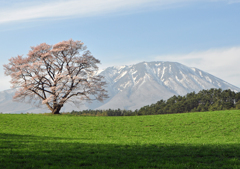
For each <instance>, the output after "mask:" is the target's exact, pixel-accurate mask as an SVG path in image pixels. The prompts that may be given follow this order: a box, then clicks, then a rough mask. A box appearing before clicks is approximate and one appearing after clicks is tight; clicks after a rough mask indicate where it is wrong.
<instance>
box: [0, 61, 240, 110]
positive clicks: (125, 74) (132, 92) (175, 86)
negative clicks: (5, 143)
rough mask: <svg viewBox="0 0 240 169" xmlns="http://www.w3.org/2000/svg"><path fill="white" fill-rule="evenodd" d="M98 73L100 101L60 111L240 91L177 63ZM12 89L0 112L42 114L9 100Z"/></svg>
mask: <svg viewBox="0 0 240 169" xmlns="http://www.w3.org/2000/svg"><path fill="white" fill-rule="evenodd" d="M99 74H101V75H102V76H104V77H105V81H106V82H107V84H108V85H107V87H106V89H107V91H108V94H109V98H108V99H107V100H105V101H104V102H103V103H101V102H93V103H92V104H88V103H85V104H83V105H79V108H78V107H76V106H74V105H72V104H66V105H65V106H64V107H63V108H62V110H61V111H62V112H67V111H68V112H69V111H72V110H83V109H109V108H111V109H117V108H120V109H130V110H135V109H139V108H141V107H142V106H145V105H149V104H152V103H156V102H157V101H159V100H161V99H168V98H169V97H171V96H173V95H185V94H187V93H189V92H192V91H196V92H198V91H200V90H202V89H210V88H222V89H223V90H225V89H231V90H233V91H235V92H240V88H238V87H236V86H233V85H231V84H229V83H227V82H225V81H223V80H221V79H219V78H217V77H215V76H213V75H211V74H209V73H206V72H204V71H202V70H199V69H197V68H190V67H187V66H184V65H182V64H180V63H177V62H141V63H138V64H135V65H131V66H120V67H115V66H114V67H109V68H107V69H105V70H103V71H101V72H100V73H99ZM13 94H14V89H10V90H5V91H2V92H0V107H1V110H0V112H3V113H21V112H23V113H25V112H33V113H40V112H41V113H43V112H49V110H48V109H47V108H45V109H40V108H35V107H32V106H31V105H28V104H24V103H17V102H12V101H11V98H12V96H13Z"/></svg>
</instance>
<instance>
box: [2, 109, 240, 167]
mask: <svg viewBox="0 0 240 169" xmlns="http://www.w3.org/2000/svg"><path fill="white" fill-rule="evenodd" d="M239 122H240V111H239V110H227V111H215V112H200V113H183V114H169V115H153V116H127V117H126V116H121V117H119V116H118V117H89V116H87V117H84V116H72V115H55V116H47V115H31V114H28V115H16V114H0V168H2V169H4V168H9V169H10V168H11V169H13V168H80V167H82V168H204V169H206V168H240V123H239Z"/></svg>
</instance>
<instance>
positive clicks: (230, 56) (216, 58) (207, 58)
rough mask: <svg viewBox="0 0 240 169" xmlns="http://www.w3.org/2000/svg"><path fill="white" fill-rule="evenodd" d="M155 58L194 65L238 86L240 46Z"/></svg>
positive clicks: (239, 77) (239, 85) (239, 84)
mask: <svg viewBox="0 0 240 169" xmlns="http://www.w3.org/2000/svg"><path fill="white" fill-rule="evenodd" d="M155 59H156V60H165V61H174V62H179V63H182V64H185V65H186V66H189V67H196V68H199V69H201V70H203V71H205V72H208V73H210V74H212V75H214V76H217V77H219V78H221V79H223V80H225V81H227V82H229V83H231V84H233V85H236V86H238V87H240V80H239V79H240V69H239V63H240V47H232V48H225V49H211V50H207V51H202V52H192V53H189V54H185V55H169V56H157V57H155Z"/></svg>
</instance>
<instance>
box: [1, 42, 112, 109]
mask: <svg viewBox="0 0 240 169" xmlns="http://www.w3.org/2000/svg"><path fill="white" fill-rule="evenodd" d="M9 61H10V63H9V64H6V65H4V70H5V75H7V76H9V75H10V76H11V78H12V79H11V81H10V82H11V84H12V86H11V87H12V88H17V91H16V93H15V95H14V97H13V100H14V101H21V102H23V101H25V102H28V103H34V104H35V105H41V104H46V105H47V107H48V108H49V109H50V110H51V111H52V114H59V111H60V109H61V108H62V107H63V105H64V103H66V102H73V103H74V104H78V103H80V102H82V101H83V100H88V101H91V100H95V99H96V100H99V101H103V99H105V98H107V97H108V96H107V91H106V90H105V89H104V86H105V84H106V82H104V81H103V77H102V76H100V75H97V74H96V72H97V70H98V66H97V64H99V63H100V61H99V60H98V59H96V58H94V57H93V56H92V55H91V53H90V52H89V51H88V50H86V47H85V46H83V43H82V42H81V41H73V40H71V39H70V40H68V41H63V42H59V43H57V44H55V45H53V46H52V45H48V44H46V43H42V44H40V45H38V46H36V47H31V50H30V51H29V53H28V55H27V57H25V58H24V57H22V56H17V57H13V58H11V59H9Z"/></svg>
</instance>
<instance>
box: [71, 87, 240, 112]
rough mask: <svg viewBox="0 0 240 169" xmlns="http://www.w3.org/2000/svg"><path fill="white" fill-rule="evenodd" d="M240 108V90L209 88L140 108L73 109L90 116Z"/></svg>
mask: <svg viewBox="0 0 240 169" xmlns="http://www.w3.org/2000/svg"><path fill="white" fill-rule="evenodd" d="M228 109H240V92H238V93H235V92H234V91H231V90H230V89H229V90H222V89H209V90H201V91H200V92H198V93H195V92H191V93H188V94H187V95H185V96H175V95H174V96H172V97H171V98H169V99H168V100H166V101H165V100H160V101H158V102H157V103H155V104H151V105H147V106H144V107H142V108H140V109H139V110H135V111H132V110H120V109H117V110H112V109H109V110H83V111H72V112H71V113H70V114H73V115H90V116H138V115H157V114H172V113H187V112H203V111H215V110H228Z"/></svg>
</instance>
